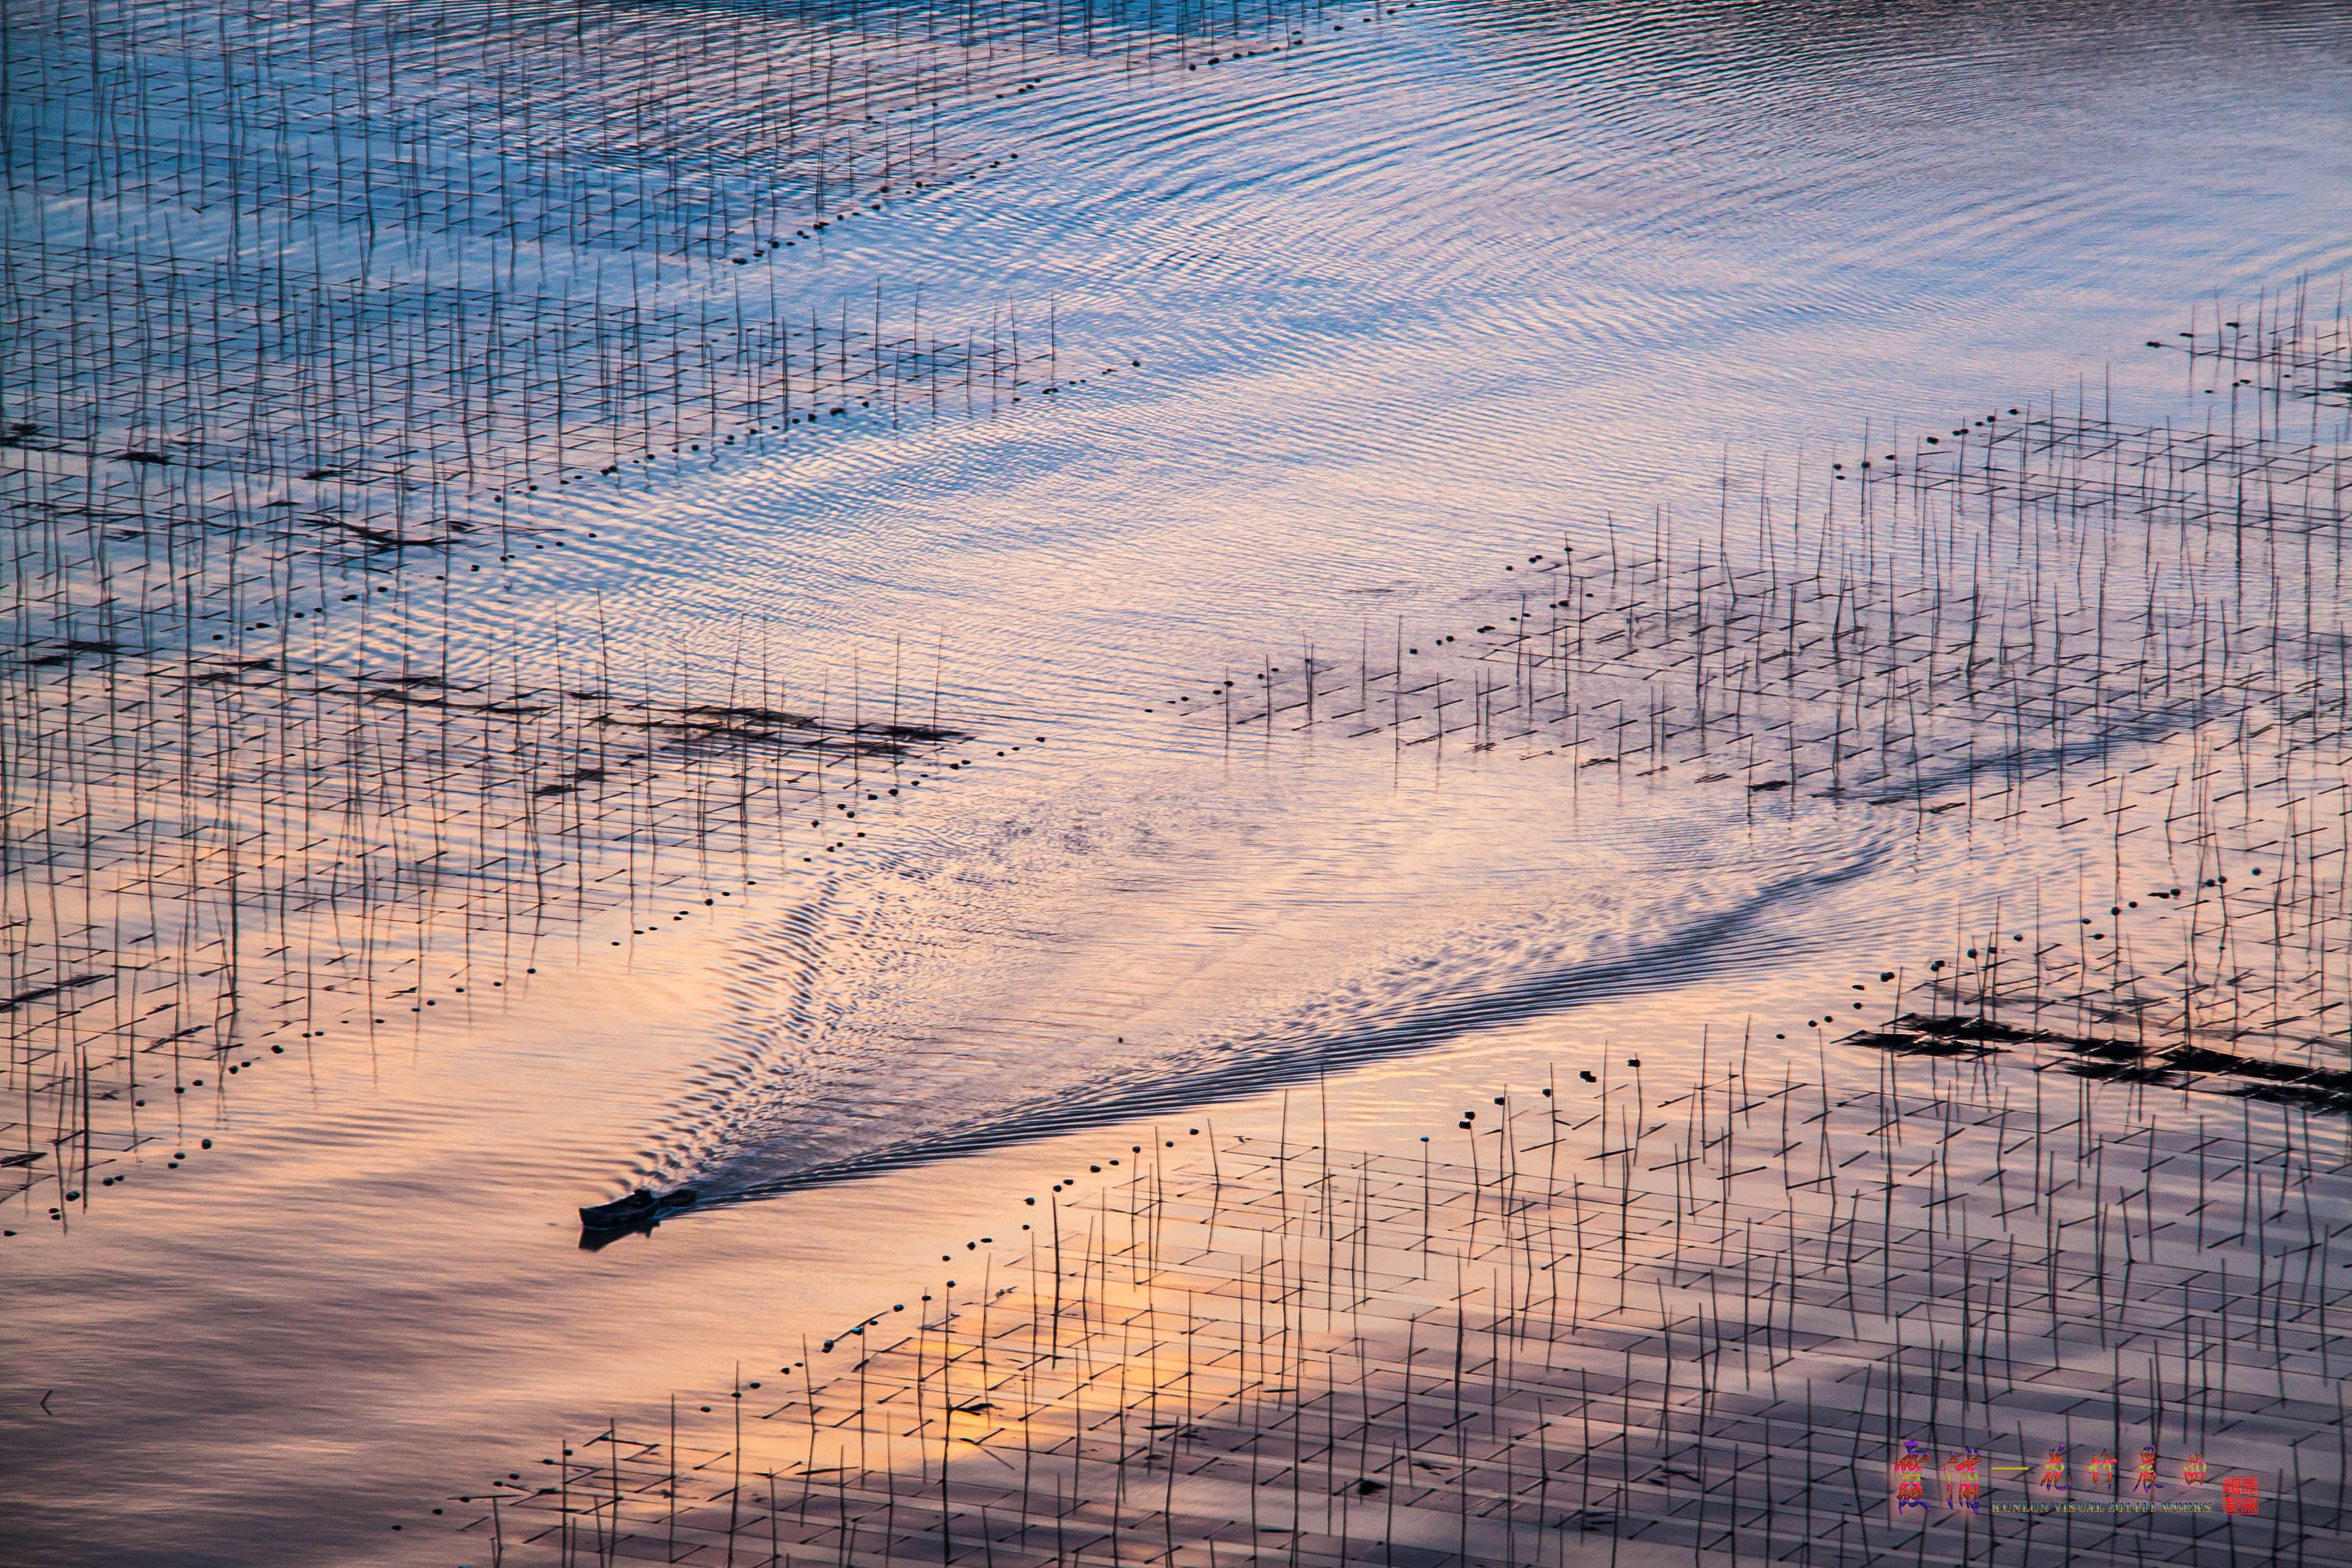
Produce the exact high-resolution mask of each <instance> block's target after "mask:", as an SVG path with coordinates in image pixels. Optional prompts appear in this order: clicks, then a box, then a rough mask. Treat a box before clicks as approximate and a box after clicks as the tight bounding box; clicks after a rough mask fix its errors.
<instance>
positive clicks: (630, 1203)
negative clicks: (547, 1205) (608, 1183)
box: [580, 1187, 697, 1230]
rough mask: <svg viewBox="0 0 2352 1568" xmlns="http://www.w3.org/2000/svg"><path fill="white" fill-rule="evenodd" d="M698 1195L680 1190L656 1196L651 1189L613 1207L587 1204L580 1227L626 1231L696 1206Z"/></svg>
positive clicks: (583, 1207)
mask: <svg viewBox="0 0 2352 1568" xmlns="http://www.w3.org/2000/svg"><path fill="white" fill-rule="evenodd" d="M696 1195H697V1194H696V1193H695V1191H694V1189H693V1188H692V1187H678V1188H676V1189H674V1190H672V1191H670V1192H667V1193H656V1192H655V1191H654V1190H653V1189H652V1188H651V1187H639V1188H638V1189H637V1190H636V1191H635V1192H634V1193H631V1194H629V1195H628V1196H627V1197H625V1198H616V1199H614V1201H613V1202H611V1203H609V1204H584V1205H582V1206H581V1209H580V1223H581V1224H582V1225H583V1226H586V1227H587V1228H588V1229H590V1230H622V1229H625V1228H627V1227H628V1226H633V1225H643V1224H645V1223H646V1221H648V1220H653V1219H658V1218H659V1217H661V1216H662V1215H666V1214H670V1213H673V1212H675V1211H677V1210H678V1209H682V1208H691V1207H693V1206H694V1203H695V1198H696Z"/></svg>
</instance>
